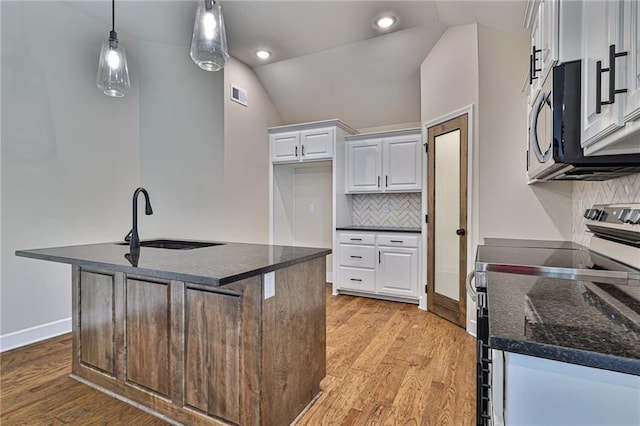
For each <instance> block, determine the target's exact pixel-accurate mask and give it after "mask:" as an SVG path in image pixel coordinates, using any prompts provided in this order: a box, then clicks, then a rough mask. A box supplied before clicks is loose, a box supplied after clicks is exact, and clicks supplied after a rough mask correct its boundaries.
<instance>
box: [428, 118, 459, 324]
mask: <svg viewBox="0 0 640 426" xmlns="http://www.w3.org/2000/svg"><path fill="white" fill-rule="evenodd" d="M467 125H468V114H463V115H460V116H458V117H455V118H453V119H450V120H447V121H444V122H441V123H439V124H436V125H434V126H432V127H429V129H428V130H427V133H428V151H427V169H428V176H429V178H428V186H429V187H428V246H427V307H428V309H429V310H430V311H431V312H433V313H435V314H436V315H439V316H441V317H443V318H445V319H447V320H449V321H451V322H454V323H455V324H457V325H459V326H461V327H465V326H466V318H467V304H466V300H467V293H466V287H465V278H466V268H467V157H468V152H467V149H468V147H467V135H468V129H467Z"/></svg>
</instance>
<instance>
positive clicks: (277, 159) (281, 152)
mask: <svg viewBox="0 0 640 426" xmlns="http://www.w3.org/2000/svg"><path fill="white" fill-rule="evenodd" d="M269 138H270V139H271V161H272V162H273V163H285V162H292V161H299V156H298V150H299V149H300V148H299V146H300V132H284V133H279V134H274V135H270V137H269Z"/></svg>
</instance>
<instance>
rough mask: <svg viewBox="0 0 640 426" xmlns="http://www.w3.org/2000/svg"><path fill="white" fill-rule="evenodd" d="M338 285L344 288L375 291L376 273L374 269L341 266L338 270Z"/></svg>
mask: <svg viewBox="0 0 640 426" xmlns="http://www.w3.org/2000/svg"><path fill="white" fill-rule="evenodd" d="M338 277H339V278H338V286H339V287H340V288H341V289H342V288H343V289H349V290H356V291H366V292H370V293H371V292H375V289H376V282H375V278H376V273H375V271H374V270H373V269H358V268H346V267H344V266H341V267H340V270H339V271H338Z"/></svg>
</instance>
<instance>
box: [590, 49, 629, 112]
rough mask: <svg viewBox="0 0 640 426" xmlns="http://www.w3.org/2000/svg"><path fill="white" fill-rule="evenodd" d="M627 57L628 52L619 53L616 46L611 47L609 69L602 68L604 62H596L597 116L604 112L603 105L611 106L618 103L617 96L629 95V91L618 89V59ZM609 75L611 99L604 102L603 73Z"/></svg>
mask: <svg viewBox="0 0 640 426" xmlns="http://www.w3.org/2000/svg"><path fill="white" fill-rule="evenodd" d="M622 56H627V52H617V53H616V45H615V44H612V45H610V46H609V68H602V61H598V62H596V114H600V112H602V105H611V104H613V103H615V101H616V95H617V94H619V93H627V89H616V58H620V57H622ZM604 72H608V73H609V99H608V100H606V101H603V100H602V73H604Z"/></svg>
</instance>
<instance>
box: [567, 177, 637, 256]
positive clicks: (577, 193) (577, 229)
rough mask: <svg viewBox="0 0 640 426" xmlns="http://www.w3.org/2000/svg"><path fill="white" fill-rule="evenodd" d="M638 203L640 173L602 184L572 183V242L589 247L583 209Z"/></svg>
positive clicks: (589, 238)
mask: <svg viewBox="0 0 640 426" xmlns="http://www.w3.org/2000/svg"><path fill="white" fill-rule="evenodd" d="M613 203H640V173H638V174H634V175H629V176H624V177H621V178H617V179H611V180H606V181H604V182H587V181H581V182H578V181H577V182H574V183H573V197H572V206H571V208H572V210H573V212H572V216H573V223H572V227H573V229H572V233H573V241H575V242H576V243H579V244H583V245H587V246H588V245H589V242H590V240H591V234H589V233H587V232H585V230H586V229H587V227H586V226H585V222H586V221H585V219H584V218H583V217H582V214H583V213H584V210H585V209H588V208H591V206H592V205H594V204H613Z"/></svg>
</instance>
